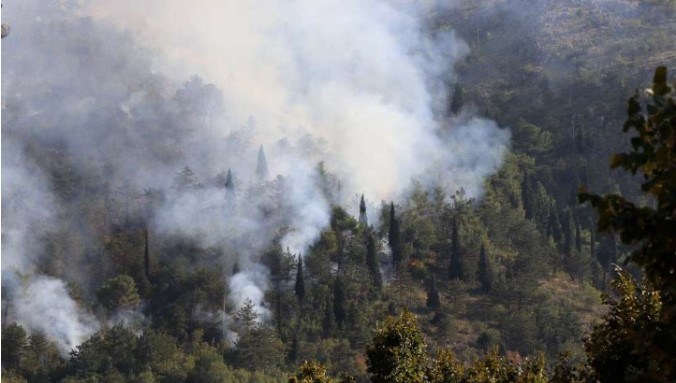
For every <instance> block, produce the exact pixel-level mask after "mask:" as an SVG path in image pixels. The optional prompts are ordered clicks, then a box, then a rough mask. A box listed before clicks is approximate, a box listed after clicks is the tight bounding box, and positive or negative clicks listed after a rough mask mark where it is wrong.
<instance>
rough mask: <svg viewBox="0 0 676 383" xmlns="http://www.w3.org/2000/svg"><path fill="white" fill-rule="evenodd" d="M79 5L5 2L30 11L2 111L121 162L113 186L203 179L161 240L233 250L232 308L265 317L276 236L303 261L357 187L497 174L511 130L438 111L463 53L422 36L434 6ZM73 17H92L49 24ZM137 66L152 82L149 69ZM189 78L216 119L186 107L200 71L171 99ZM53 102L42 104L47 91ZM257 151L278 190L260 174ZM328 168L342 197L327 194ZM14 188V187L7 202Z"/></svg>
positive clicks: (115, 165) (398, 194) (376, 196)
mask: <svg viewBox="0 0 676 383" xmlns="http://www.w3.org/2000/svg"><path fill="white" fill-rule="evenodd" d="M78 3H79V6H77V7H74V8H73V9H69V10H67V11H66V12H65V13H63V12H61V13H59V12H58V11H57V10H55V9H48V8H44V7H42V4H41V2H39V1H34V0H26V1H25V2H22V3H20V4H19V3H16V4H14V5H12V7H16V8H10V7H9V6H6V7H5V12H8V13H10V15H12V13H11V12H12V11H13V10H14V9H19V11H21V12H19V11H17V12H16V13H13V15H15V17H16V15H20V16H21V17H22V19H21V20H17V19H14V25H13V26H14V28H13V36H12V39H13V40H12V41H9V42H8V43H7V44H9V45H8V48H7V50H8V51H9V53H10V55H9V56H8V57H9V60H7V63H6V65H3V74H5V71H9V74H10V75H9V76H4V75H3V77H6V78H8V81H7V82H4V81H3V100H5V94H6V93H9V96H11V97H7V99H9V101H8V102H9V103H11V102H15V103H16V102H18V101H17V100H19V101H22V102H23V103H25V104H26V106H23V107H24V108H25V109H26V110H27V113H19V112H18V111H17V110H19V109H18V108H17V109H16V110H12V112H13V114H12V115H17V116H19V117H17V118H19V119H25V120H26V121H21V122H22V123H21V124H19V125H21V127H22V128H24V127H25V129H37V128H33V127H34V126H38V127H39V126H43V125H44V126H46V127H49V128H50V129H42V130H37V131H36V132H37V133H35V134H36V135H44V134H47V136H46V137H47V138H43V139H44V140H46V141H48V140H49V139H50V138H51V137H52V136H54V137H56V138H57V139H58V140H60V141H64V142H65V143H66V144H67V146H68V149H69V150H70V151H71V152H72V153H74V154H75V155H76V156H79V159H80V161H82V162H83V163H85V162H88V161H89V160H90V159H94V160H95V161H98V162H101V163H105V164H111V165H112V166H111V167H112V170H113V171H112V173H110V174H106V177H109V178H110V179H111V182H114V183H120V182H122V181H124V182H131V184H132V185H134V186H135V187H136V188H137V189H139V190H143V189H145V188H148V187H157V188H162V189H165V190H168V189H169V186H170V185H171V180H172V179H173V178H174V177H175V172H176V170H177V168H176V166H177V165H178V164H188V165H190V166H191V167H192V168H193V169H194V170H195V171H196V172H199V174H197V176H198V177H199V178H200V179H199V181H200V182H201V183H200V185H199V186H196V187H191V188H188V189H187V190H171V191H168V195H167V199H166V201H165V202H164V203H163V204H162V206H161V207H160V208H159V209H158V211H156V212H155V216H154V217H155V219H154V221H153V224H154V226H155V228H154V229H156V230H158V231H159V232H161V233H165V234H181V235H198V236H199V238H200V239H201V240H202V241H203V242H204V245H206V246H222V247H223V248H225V249H226V251H225V253H226V257H228V258H230V259H228V260H227V262H233V259H232V258H235V257H239V258H240V259H239V261H240V267H241V269H242V271H241V272H240V273H238V274H236V275H234V276H233V277H231V278H230V279H229V280H228V283H229V287H230V291H231V296H230V300H231V302H232V303H233V304H234V305H235V306H236V307H238V306H239V305H241V303H242V302H243V301H244V300H245V299H247V298H249V299H251V300H252V301H253V302H254V303H255V304H256V306H257V310H258V311H259V312H260V313H262V314H266V313H267V310H266V308H265V304H264V292H265V290H266V289H267V288H268V285H269V277H268V271H267V270H266V269H265V267H264V266H262V265H261V264H260V263H259V262H258V261H259V257H260V253H261V251H262V249H264V248H265V247H266V246H268V245H269V244H270V242H271V241H272V240H273V239H274V236H275V235H276V234H277V231H278V229H279V228H280V227H285V228H286V227H288V228H289V230H288V231H287V234H286V236H285V237H284V238H282V240H281V243H282V245H283V246H284V248H285V249H286V248H287V247H288V248H289V250H290V251H291V252H292V253H295V254H298V253H302V254H306V253H307V248H308V247H309V246H310V245H311V244H312V243H313V242H314V241H315V240H316V238H317V237H318V235H319V233H320V232H321V230H322V229H324V228H325V227H326V226H327V225H328V223H329V218H330V211H331V209H330V208H331V205H332V204H336V203H337V204H341V205H343V206H346V204H347V203H349V202H350V201H351V200H352V197H353V195H354V193H356V192H359V193H364V194H365V196H366V198H367V199H368V200H370V201H381V200H392V199H400V198H403V197H405V196H406V193H407V191H408V188H409V186H410V185H411V182H412V181H417V182H420V183H421V184H422V185H424V186H426V187H433V186H435V185H438V184H440V185H442V186H443V187H445V188H446V189H447V190H449V191H454V190H456V189H459V188H461V187H462V188H464V189H465V190H466V191H467V193H468V195H469V196H470V197H479V196H480V195H481V189H482V183H483V180H484V179H485V177H487V176H488V175H490V174H491V173H493V172H494V171H496V170H497V169H498V167H499V166H500V163H501V160H502V156H503V153H504V151H505V148H506V145H507V142H508V139H509V134H508V132H507V131H505V130H500V129H498V128H497V126H496V125H495V123H493V122H491V121H487V120H482V119H471V118H464V117H463V118H458V119H454V120H449V119H448V118H447V117H446V115H445V105H446V104H447V103H448V98H449V95H448V93H447V91H446V88H447V87H448V84H449V83H450V82H452V81H454V74H453V66H454V65H455V64H456V63H457V62H458V61H459V60H462V59H463V58H464V57H465V56H466V55H467V53H468V47H467V45H466V44H465V43H464V42H463V41H461V40H459V39H458V38H456V37H455V35H454V34H453V32H452V31H450V30H446V31H430V30H428V28H427V25H426V16H427V12H428V9H426V7H425V6H424V5H423V2H415V1H411V2H407V1H394V0H392V1H387V0H369V1H364V0H292V1H282V0H272V1H262V0H252V1H239V0H229V1H222V0H196V1H190V2H188V1H179V0H146V1H142V2H130V1H116V2H110V1H103V0H87V1H84V0H82V1H79V2H78ZM21 7H24V8H23V9H22V8H21ZM52 7H54V6H52ZM74 12H77V13H78V14H81V15H83V16H92V17H93V21H82V22H78V23H75V22H70V23H66V24H65V25H66V26H67V27H66V28H62V29H58V28H56V27H54V25H59V24H58V23H55V24H50V18H56V17H57V15H58V17H61V18H65V19H67V20H70V19H71V18H74ZM90 23H94V27H92V25H90ZM108 23H112V24H113V25H115V26H116V27H117V28H119V29H122V30H127V31H130V32H131V35H132V36H133V38H134V41H135V42H136V43H138V45H134V46H132V47H129V45H130V43H128V42H127V40H125V39H117V38H110V36H111V35H113V32H111V29H112V28H111V27H110V25H109V24H108ZM69 28H70V29H69ZM52 30H58V31H59V33H60V34H59V35H58V36H52V35H49V34H48V33H49V32H50V31H52ZM46 40H49V42H48V43H46V42H45V41H46ZM100 47H105V48H100ZM5 49H6V48H5V46H3V53H4V51H5ZM97 49H99V50H101V51H97ZM146 49H150V50H151V51H152V52H153V53H154V55H153V56H150V54H149V53H148V51H147V50H146ZM3 61H4V60H3ZM3 64H5V62H3ZM5 68H9V69H5ZM144 70H145V71H148V72H150V73H145V72H144V73H141V74H139V72H141V71H144ZM193 74H198V75H200V76H202V77H203V78H204V79H205V81H206V82H209V83H213V84H215V85H216V86H217V87H218V88H219V90H217V89H213V87H212V88H209V87H206V88H208V89H209V92H208V95H207V96H208V98H209V102H203V103H202V104H205V105H208V107H206V108H202V109H198V110H194V109H191V108H190V105H189V104H190V101H193V100H192V98H191V97H193V93H190V92H191V91H192V90H202V89H205V87H203V86H202V85H204V84H203V83H202V82H201V80H199V79H197V78H192V79H191V80H190V81H189V82H188V83H186V84H185V85H184V87H183V88H181V90H180V91H179V93H178V94H177V95H176V96H175V97H172V96H167V95H171V94H172V92H173V91H174V90H175V88H177V87H178V86H177V85H176V84H180V83H183V82H185V79H188V78H191V76H192V75H193ZM165 76H166V77H165ZM3 80H4V79H3ZM43 89H47V90H49V91H50V92H51V93H50V92H46V91H45V92H43ZM180 92H183V93H180ZM43 93H44V94H46V95H49V96H45V97H37V96H36V95H42V94H43ZM198 96H199V97H207V96H204V93H199V92H196V93H195V96H194V97H198ZM167 99H168V100H171V102H172V103H173V104H172V103H169V102H166V101H165V100H167ZM165 104H169V105H165ZM221 104H222V105H221ZM13 105H14V104H11V105H10V107H12V106H13ZM4 108H5V107H4V106H3V109H4ZM184 109H185V110H184ZM177 110H178V111H177ZM250 116H254V118H255V122H254V120H253V119H251V118H250ZM175 121H179V122H175ZM244 121H249V122H248V123H247V124H246V125H245V126H244V127H243V128H242V124H243V122H244ZM5 122H6V121H5V117H3V123H5ZM10 122H13V121H10ZM174 124H175V125H177V126H175V125H174ZM16 129H18V128H16ZM163 129H165V130H163ZM3 130H4V127H3ZM184 130H185V132H184ZM41 137H42V136H41ZM3 138H4V137H3ZM17 141H18V142H20V141H21V140H19V139H17ZM259 144H263V145H264V146H265V149H266V155H267V159H268V167H269V170H270V175H271V177H270V179H268V180H266V181H267V182H263V181H262V180H258V179H256V176H255V174H254V170H255V159H256V151H257V149H258V145H259ZM4 157H5V156H4V148H3V182H4V181H5V180H6V178H7V177H10V179H11V177H14V175H13V174H15V173H12V172H13V171H11V172H10V173H9V175H8V174H7V168H6V166H5V163H4ZM320 161H323V162H324V164H325V166H326V169H327V170H328V171H329V172H331V173H333V174H335V175H336V176H337V178H338V179H339V180H340V185H341V189H340V190H341V192H338V191H336V190H331V191H328V192H327V190H326V188H325V187H324V186H325V185H322V182H323V180H322V179H321V176H320V174H319V172H318V170H317V163H319V162H320ZM22 166H23V165H22ZM228 168H231V169H232V171H233V174H234V175H235V184H236V189H237V200H236V207H235V208H234V209H231V210H229V211H228V210H226V209H225V200H224V198H225V196H224V190H223V185H222V183H217V182H212V181H213V180H212V179H211V178H210V177H212V176H213V175H214V174H217V173H219V172H223V171H225V170H226V169H228ZM20 172H23V173H26V172H25V171H24V170H21V169H19V173H16V174H20ZM277 175H280V177H277ZM40 182H44V180H41V181H40ZM219 182H220V181H219ZM10 189H11V190H10V191H9V192H10V193H14V194H17V193H21V191H20V190H22V189H21V188H20V187H19V186H11V187H10ZM42 189H46V188H45V186H44V184H42V186H38V189H36V190H42ZM47 189H48V188H47ZM5 192H6V190H5V187H4V185H3V207H4V206H5V198H4V193H5ZM44 194H45V195H48V193H47V192H46V193H44ZM34 206H41V205H40V202H36V205H34ZM369 207H370V206H369ZM356 208H357V205H356V204H354V206H351V209H350V210H356ZM26 212H27V210H21V211H17V212H16V214H18V215H19V216H20V215H21V214H26ZM3 216H4V214H3ZM370 216H372V217H373V216H374V214H371V215H370ZM372 221H374V220H373V219H372ZM3 224H4V222H3ZM15 227H16V230H17V232H18V234H17V235H18V236H17V237H15V238H17V240H16V241H15V242H17V243H29V242H30V241H25V240H23V239H21V237H20V236H21V235H24V236H26V235H27V234H26V233H30V231H29V230H28V229H27V228H28V226H27V225H22V226H15ZM4 231H5V227H3V232H4ZM27 238H28V237H27ZM4 243H5V240H3V244H4ZM24 252H25V251H24ZM3 267H4V265H3ZM49 286H52V287H55V285H54V284H50V285H49ZM76 317H77V316H76ZM74 318H75V317H74ZM31 323H32V322H31ZM31 325H35V324H31ZM71 327H73V328H76V327H77V326H71ZM68 338H69V339H75V338H77V337H68Z"/></svg>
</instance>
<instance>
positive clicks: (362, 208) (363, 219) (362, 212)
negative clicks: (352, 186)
mask: <svg viewBox="0 0 676 383" xmlns="http://www.w3.org/2000/svg"><path fill="white" fill-rule="evenodd" d="M359 225H361V226H362V227H368V225H369V221H368V217H367V216H366V202H365V201H364V195H363V194H362V195H361V201H360V202H359Z"/></svg>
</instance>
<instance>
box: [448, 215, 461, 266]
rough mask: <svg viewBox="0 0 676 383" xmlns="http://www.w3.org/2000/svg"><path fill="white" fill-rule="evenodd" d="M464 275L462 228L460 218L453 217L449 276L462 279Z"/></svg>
mask: <svg viewBox="0 0 676 383" xmlns="http://www.w3.org/2000/svg"><path fill="white" fill-rule="evenodd" d="M463 275H464V270H463V265H462V254H461V250H460V228H459V224H458V218H457V217H455V218H453V229H452V231H451V262H450V265H449V269H448V276H449V278H451V279H462V277H463Z"/></svg>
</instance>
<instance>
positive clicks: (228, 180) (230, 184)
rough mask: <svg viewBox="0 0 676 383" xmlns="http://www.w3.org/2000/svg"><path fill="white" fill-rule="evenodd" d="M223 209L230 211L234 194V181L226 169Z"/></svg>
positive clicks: (233, 202)
mask: <svg viewBox="0 0 676 383" xmlns="http://www.w3.org/2000/svg"><path fill="white" fill-rule="evenodd" d="M224 186H225V207H226V209H232V208H233V207H234V206H235V199H236V194H235V193H236V192H235V181H234V179H233V177H232V172H231V171H230V169H228V175H227V176H226V177H225V185H224Z"/></svg>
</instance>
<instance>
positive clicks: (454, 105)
mask: <svg viewBox="0 0 676 383" xmlns="http://www.w3.org/2000/svg"><path fill="white" fill-rule="evenodd" d="M464 104H465V95H464V92H463V88H462V85H460V83H457V84H455V90H454V91H453V98H452V99H451V113H452V114H454V115H456V114H458V113H460V110H462V106H463V105H464Z"/></svg>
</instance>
